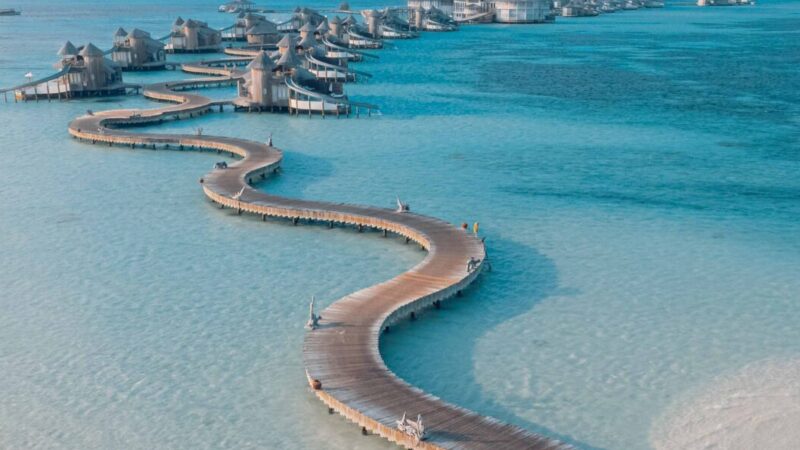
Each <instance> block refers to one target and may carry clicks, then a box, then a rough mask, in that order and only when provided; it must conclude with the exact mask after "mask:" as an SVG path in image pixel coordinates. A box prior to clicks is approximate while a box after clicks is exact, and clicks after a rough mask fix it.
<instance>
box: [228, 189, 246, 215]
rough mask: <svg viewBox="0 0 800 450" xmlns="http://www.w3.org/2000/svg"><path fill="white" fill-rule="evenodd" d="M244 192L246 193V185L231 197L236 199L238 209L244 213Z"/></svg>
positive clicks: (240, 212)
mask: <svg viewBox="0 0 800 450" xmlns="http://www.w3.org/2000/svg"><path fill="white" fill-rule="evenodd" d="M242 194H244V187H242V190H241V191H239V192H237V193H235V194H233V196H232V197H231V198H232V199H234V200H236V211H238V213H239V214H242V200H241V198H242Z"/></svg>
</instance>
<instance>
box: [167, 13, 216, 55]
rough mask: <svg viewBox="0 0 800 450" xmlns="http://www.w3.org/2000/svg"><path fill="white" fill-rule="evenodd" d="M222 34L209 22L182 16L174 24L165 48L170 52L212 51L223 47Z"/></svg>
mask: <svg viewBox="0 0 800 450" xmlns="http://www.w3.org/2000/svg"><path fill="white" fill-rule="evenodd" d="M221 42H222V34H221V33H220V32H219V31H218V30H215V29H213V28H210V27H209V26H208V24H207V23H205V22H201V21H199V20H193V19H187V20H186V21H184V20H183V19H181V18H180V17H178V18H177V19H176V20H175V23H174V24H173V25H172V33H170V35H169V43H168V44H167V45H166V47H165V50H166V51H167V52H168V53H210V52H218V51H219V50H220V48H221Z"/></svg>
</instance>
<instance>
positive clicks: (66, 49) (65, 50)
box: [58, 41, 78, 56]
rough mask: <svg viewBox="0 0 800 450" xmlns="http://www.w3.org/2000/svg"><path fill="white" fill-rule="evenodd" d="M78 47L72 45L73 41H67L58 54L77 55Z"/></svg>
mask: <svg viewBox="0 0 800 450" xmlns="http://www.w3.org/2000/svg"><path fill="white" fill-rule="evenodd" d="M77 54H78V49H77V48H75V46H74V45H72V42H70V41H67V42H65V43H64V45H62V46H61V49H60V50H59V51H58V56H72V55H77Z"/></svg>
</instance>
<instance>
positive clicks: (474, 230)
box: [472, 222, 479, 234]
mask: <svg viewBox="0 0 800 450" xmlns="http://www.w3.org/2000/svg"><path fill="white" fill-rule="evenodd" d="M478 227H479V226H478V222H475V223H473V224H472V232H473V233H475V234H478Z"/></svg>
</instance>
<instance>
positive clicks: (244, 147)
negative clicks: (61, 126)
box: [68, 64, 568, 449]
mask: <svg viewBox="0 0 800 450" xmlns="http://www.w3.org/2000/svg"><path fill="white" fill-rule="evenodd" d="M198 67H199V66H198V65H196V64H195V65H192V66H191V67H190V70H192V72H195V73H197V72H200V71H201V70H200V69H199V68H198ZM207 73H210V74H213V75H223V76H225V77H224V78H219V77H214V78H203V79H195V80H185V81H173V82H164V83H157V84H154V85H150V86H147V87H146V88H145V89H144V95H145V96H146V97H147V98H150V99H153V100H158V101H166V102H172V103H174V104H171V105H168V106H164V107H161V108H156V109H151V110H114V111H105V112H98V113H94V114H92V115H85V116H81V117H78V118H76V119H74V120H73V121H72V122H71V123H70V124H69V127H68V130H69V133H70V134H71V135H72V136H73V137H75V138H78V139H82V140H85V141H89V142H92V143H94V144H100V143H105V144H108V145H126V146H131V147H136V146H145V147H152V148H156V147H166V148H174V149H182V150H186V149H205V150H216V151H224V152H230V154H231V155H237V156H239V157H240V159H239V160H237V161H236V162H234V163H232V164H231V165H229V166H228V167H227V168H224V169H222V168H220V169H215V170H213V171H212V172H211V173H209V174H207V175H205V176H204V177H203V178H202V179H201V186H202V189H203V192H204V193H205V195H206V196H207V197H208V198H209V199H211V200H212V201H214V202H216V203H217V204H219V205H220V206H221V207H227V208H234V209H237V210H238V211H239V212H240V213H241V212H248V213H252V214H259V215H261V216H262V217H264V218H266V217H280V218H287V219H290V220H293V221H299V220H308V221H317V222H324V223H339V224H348V225H355V226H358V227H365V228H373V229H378V230H383V231H385V232H391V233H395V234H398V235H401V236H404V237H406V238H407V240H410V241H414V242H416V243H417V244H419V245H420V246H422V247H423V248H425V249H426V250H427V251H428V255H427V257H426V258H425V259H424V260H423V261H422V262H421V263H419V264H418V265H416V266H415V267H413V268H411V269H410V270H408V271H407V272H405V273H403V274H401V275H399V276H397V277H395V278H392V279H391V280H388V281H385V282H383V283H380V284H377V285H375V286H372V287H369V288H366V289H363V290H360V291H358V292H355V293H353V294H350V295H348V296H346V297H344V298H342V299H340V300H338V301H336V302H334V303H333V304H331V305H330V306H329V307H328V308H327V309H325V310H324V311H322V313H321V316H322V319H321V320H320V322H319V327H318V328H317V329H315V330H313V331H309V332H308V333H307V334H306V338H305V342H304V345H303V359H304V363H305V367H306V371H307V377H308V379H309V384H310V385H311V388H312V390H313V392H314V394H315V395H316V396H317V397H318V398H319V399H320V400H322V401H323V402H324V403H325V404H326V405H328V407H329V408H331V411H336V412H339V413H340V414H342V415H344V416H345V417H346V418H347V419H349V420H351V421H353V422H356V423H357V424H359V425H360V426H362V427H363V430H364V431H368V432H371V433H375V434H379V435H381V436H383V437H384V438H386V439H388V440H390V441H392V442H395V443H397V444H399V445H402V446H404V447H407V448H420V449H440V448H444V449H454V448H465V449H467V448H468V449H501V448H525V449H561V448H568V446H566V445H564V444H562V443H560V442H558V441H555V440H552V439H549V438H546V437H543V436H540V435H538V434H535V433H532V432H529V431H527V430H524V429H522V428H519V427H516V426H513V425H508V424H504V423H501V422H499V421H497V420H495V419H492V418H489V417H484V416H481V415H478V414H476V413H474V412H471V411H468V410H466V409H463V408H461V407H458V406H455V405H452V404H449V403H447V402H445V401H443V400H441V399H439V398H437V397H435V396H433V395H431V394H426V393H425V392H423V391H421V390H420V389H418V388H415V387H414V386H411V385H410V384H408V383H406V382H405V381H403V380H401V379H400V378H398V377H397V376H395V375H394V374H393V373H392V372H391V371H390V370H389V369H388V368H387V367H386V365H385V364H384V362H383V359H382V358H381V355H380V352H379V339H380V334H381V332H382V331H383V330H385V328H386V327H387V326H391V325H392V324H393V323H395V322H397V321H399V320H404V319H407V318H408V317H410V316H412V315H413V314H416V313H417V312H418V311H419V310H421V309H424V308H428V307H431V306H438V305H439V302H440V301H442V300H445V299H447V298H450V297H452V296H454V295H456V294H457V293H459V292H460V291H461V290H462V289H464V288H466V287H467V286H468V285H469V284H470V283H471V282H472V281H474V280H475V278H476V277H477V276H478V275H479V274H480V273H481V271H482V270H483V267H484V263H483V261H484V260H485V256H486V252H485V248H484V245H483V242H481V240H480V239H478V238H477V237H476V236H475V235H473V234H471V233H468V232H465V231H464V230H461V229H459V228H456V227H454V226H453V225H451V224H449V223H446V222H444V221H441V220H439V219H435V218H431V217H426V216H423V215H419V214H415V213H411V212H398V211H394V210H390V209H383V208H376V207H370V206H358V205H348V204H341V203H329V202H321V201H313V200H298V199H289V198H284V197H279V196H275V195H270V194H267V193H264V192H261V191H258V190H256V189H254V188H252V187H251V184H252V183H253V182H255V181H257V180H260V179H264V178H266V177H267V176H268V175H269V174H271V173H272V172H274V171H275V170H277V169H278V168H279V166H280V163H281V160H282V153H281V152H280V151H279V150H278V149H276V148H274V147H271V146H269V145H266V144H263V143H260V142H255V141H250V140H245V139H238V138H230V137H221V136H205V135H190V134H158V133H136V132H133V131H130V129H125V128H124V127H125V126H131V125H139V124H152V123H161V122H162V121H165V120H172V119H184V118H191V117H195V116H197V115H201V114H205V113H207V112H211V111H213V110H214V109H215V108H217V107H219V108H222V105H223V103H226V102H218V101H212V100H211V99H209V98H207V97H204V96H202V95H198V94H194V93H185V92H179V91H178V90H179V89H188V88H197V87H201V86H204V85H214V84H219V83H221V82H222V83H224V82H229V81H230V80H232V75H233V72H227V73H225V69H224V68H220V67H213V68H209V70H208V71H207ZM470 260H476V261H479V262H478V263H477V264H475V265H474V267H471V268H469V269H468V264H467V263H468V261H470ZM404 413H407V414H408V416H409V417H410V418H416V417H417V415H418V414H420V415H422V417H423V420H424V423H425V428H426V438H425V439H424V440H422V441H417V440H416V439H414V438H413V437H412V436H410V435H408V434H405V433H404V432H401V431H400V430H398V429H397V427H396V421H397V420H398V419H399V418H400V417H401V416H402V415H403V414H404Z"/></svg>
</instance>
